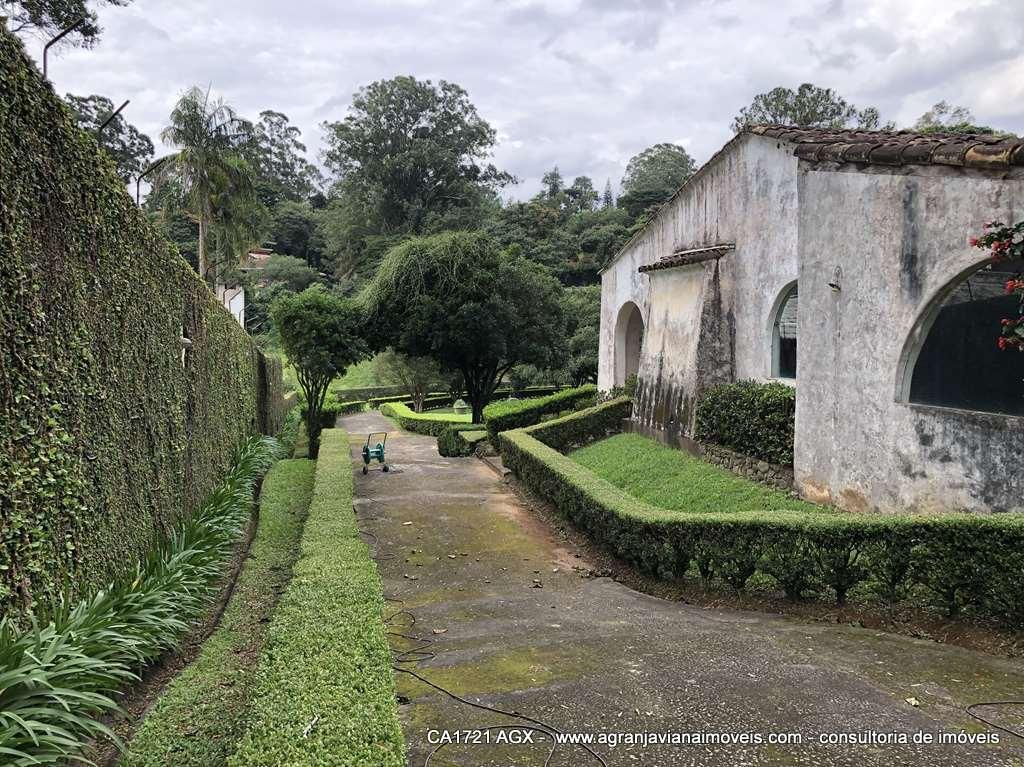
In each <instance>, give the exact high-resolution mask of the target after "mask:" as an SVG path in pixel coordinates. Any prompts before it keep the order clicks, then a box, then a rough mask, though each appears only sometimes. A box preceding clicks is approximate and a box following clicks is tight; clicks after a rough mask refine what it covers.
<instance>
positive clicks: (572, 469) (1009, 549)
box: [498, 400, 1024, 629]
mask: <svg viewBox="0 0 1024 767" xmlns="http://www.w3.org/2000/svg"><path fill="white" fill-rule="evenodd" d="M624 405H628V401H623V400H618V401H613V402H610V403H607V404H604V405H599V406H597V407H595V408H592V409H590V410H584V411H581V412H579V413H574V414H571V415H568V416H565V417H564V418H561V419H557V420H555V421H549V422H546V423H541V424H538V425H536V426H532V427H529V428H526V429H518V430H513V431H507V432H502V433H501V434H500V436H499V438H498V442H499V446H500V450H501V455H502V460H503V462H504V464H505V465H506V466H507V467H508V468H510V469H511V470H512V471H514V472H515V473H516V474H517V475H518V476H519V478H520V479H521V480H522V481H523V482H524V483H525V484H526V485H527V486H528V487H530V489H531V490H532V491H533V492H535V493H537V494H538V495H540V496H541V497H543V498H546V499H548V500H549V501H551V502H552V503H553V504H554V505H555V506H556V507H557V508H558V509H559V510H560V511H561V513H562V514H564V515H565V516H566V517H567V518H568V519H570V520H571V521H572V522H573V523H574V524H576V525H577V526H578V527H580V528H581V529H583V530H586V531H587V532H588V533H590V534H591V535H592V536H593V537H594V538H595V539H596V540H597V541H599V542H600V543H602V544H603V545H605V546H607V547H608V548H609V549H610V550H611V551H612V552H614V553H615V554H617V555H618V556H620V557H622V558H623V559H625V560H627V561H629V562H632V563H633V564H635V565H636V566H637V567H639V568H641V569H642V570H645V571H647V572H650V573H653V574H656V575H659V576H661V577H677V576H682V575H683V574H684V573H686V572H687V570H688V569H689V568H690V566H691V564H693V565H696V566H697V569H698V571H699V572H700V573H701V575H702V577H703V578H704V579H705V580H710V579H711V578H712V577H716V576H717V577H719V578H721V579H722V580H724V581H725V582H726V583H728V584H729V585H730V586H732V587H733V588H737V589H740V588H743V587H744V585H745V584H746V583H747V582H748V580H749V579H750V577H751V576H752V575H754V574H755V573H761V574H763V575H765V576H768V577H771V578H774V579H775V580H776V581H777V582H778V583H779V585H780V586H781V587H782V588H783V589H784V590H785V591H786V592H787V593H789V594H790V595H792V596H794V597H796V596H800V595H802V594H803V593H804V592H805V590H807V589H808V588H812V587H820V588H825V587H828V588H830V589H831V590H832V592H833V593H834V594H835V597H836V601H837V602H839V603H842V602H843V601H845V599H846V595H847V593H848V592H849V591H850V589H851V588H853V587H854V586H857V585H859V584H863V585H865V586H867V587H868V588H870V589H871V590H872V591H873V592H875V593H876V594H878V595H879V596H880V597H881V598H883V599H891V600H896V599H899V598H901V597H902V595H904V594H906V593H907V592H908V591H910V590H911V589H924V590H926V591H927V593H929V594H931V595H932V597H933V598H934V600H935V602H936V603H937V604H938V605H940V606H941V607H943V608H944V609H945V610H946V611H947V613H948V614H950V615H955V614H957V613H959V612H963V611H969V612H971V613H972V614H975V615H978V616H984V617H987V618H992V619H995V620H999V621H1001V622H1003V623H1004V624H1005V625H1007V626H1009V627H1012V628H1018V629H1019V628H1022V627H1024V516H1021V515H1013V514H995V515H986V516H982V515H965V514H952V515H945V516H910V515H907V516H896V515H887V514H849V513H842V512H836V513H820V514H811V513H806V512H794V511H788V510H779V511H733V512H722V513H703V514H694V513H690V512H688V511H674V510H667V509H662V508H658V507H656V506H653V505H651V504H649V503H645V502H644V501H641V500H639V499H637V498H635V497H634V496H632V495H630V494H629V493H627V492H626V491H624V490H622V489H620V488H618V487H616V486H615V485H613V484H612V483H610V482H608V481H607V480H604V479H602V478H601V477H598V476H597V475H595V474H594V473H593V472H592V471H590V470H589V469H587V468H586V467H584V466H582V465H581V464H579V463H577V462H576V461H574V460H572V458H570V457H568V456H566V455H562V454H561V453H560V452H558V449H563V450H564V449H566V448H568V447H571V446H575V445H579V444H583V443H585V442H587V441H588V440H591V439H593V438H595V437H601V436H604V435H605V434H607V433H608V431H609V430H610V429H611V428H612V426H613V424H614V423H616V422H617V420H619V419H621V414H622V412H624ZM625 412H628V410H627V411H625ZM545 443H547V444H545Z"/></svg>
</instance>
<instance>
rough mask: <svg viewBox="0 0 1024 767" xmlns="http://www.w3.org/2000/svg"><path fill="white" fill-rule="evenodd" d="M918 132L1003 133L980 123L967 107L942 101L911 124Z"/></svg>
mask: <svg viewBox="0 0 1024 767" xmlns="http://www.w3.org/2000/svg"><path fill="white" fill-rule="evenodd" d="M911 128H912V130H915V131H917V132H918V133H982V134H995V133H1001V131H996V130H995V129H994V128H990V127H989V126H988V125H978V124H977V123H975V122H974V115H973V114H971V110H970V109H968V108H967V107H958V106H953V105H952V104H949V103H948V102H946V101H940V102H938V103H937V104H935V105H934V106H932V108H931V109H929V110H928V111H927V112H925V113H924V114H923V115H921V116H920V117H918V118H917V121H916V122H915V123H914V124H913V126H911Z"/></svg>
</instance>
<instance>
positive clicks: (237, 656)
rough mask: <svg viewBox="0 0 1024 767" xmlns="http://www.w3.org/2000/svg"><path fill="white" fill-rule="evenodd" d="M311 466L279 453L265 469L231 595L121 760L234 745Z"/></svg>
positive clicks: (195, 760)
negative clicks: (254, 523)
mask: <svg viewBox="0 0 1024 767" xmlns="http://www.w3.org/2000/svg"><path fill="white" fill-rule="evenodd" d="M315 467H316V464H314V463H313V462H312V461H304V460H286V461H280V462H278V463H277V464H276V465H275V466H274V467H273V468H272V469H271V470H270V472H269V473H268V474H267V476H266V479H264V481H263V485H262V487H261V489H260V501H259V508H260V513H259V527H258V529H257V531H256V537H255V539H254V540H253V543H252V548H251V553H250V556H249V557H248V558H247V559H246V561H245V566H244V568H243V569H242V572H241V573H240V575H239V577H238V580H237V581H236V583H235V586H234V590H233V591H232V594H231V601H230V602H229V603H228V605H227V608H226V609H225V610H224V615H223V616H222V617H221V620H220V623H219V624H218V626H217V629H216V631H214V632H213V634H211V635H210V637H209V638H208V639H206V641H204V642H203V645H202V649H201V650H200V653H199V656H198V657H197V658H196V659H195V660H194V661H193V662H192V663H190V664H189V665H188V666H186V667H185V668H184V669H182V671H181V673H180V674H178V675H177V676H176V677H174V679H172V680H171V683H170V684H169V685H168V686H167V688H166V689H165V690H164V691H163V692H162V693H161V694H160V698H159V699H158V700H157V703H156V706H155V707H154V708H153V709H152V710H151V711H150V712H149V713H148V714H146V717H145V719H143V721H142V725H141V726H140V727H139V729H138V730H137V731H136V732H135V734H134V735H133V736H132V739H131V743H130V744H129V747H128V751H127V753H126V754H125V756H124V758H123V759H122V760H121V762H120V764H121V765H122V767H165V765H169V764H173V765H175V767H212V765H217V764H224V762H225V760H226V759H227V758H228V757H229V756H231V754H232V753H234V751H235V748H236V746H237V744H238V741H239V740H241V737H242V734H243V733H244V731H245V730H244V723H245V718H246V714H247V712H248V707H249V702H250V700H251V699H252V687H253V683H254V681H255V672H256V662H257V660H258V657H259V655H258V653H259V649H260V647H261V646H262V644H263V641H264V639H265V638H266V633H267V622H268V621H269V619H270V617H271V616H272V614H273V611H274V607H275V605H276V604H277V597H278V595H279V594H280V593H281V592H282V591H284V589H285V587H286V586H287V585H288V580H289V578H290V576H291V568H292V563H293V561H294V560H295V555H296V552H297V551H298V544H299V538H300V537H301V535H302V524H303V522H304V520H305V518H306V513H307V511H308V510H309V502H310V498H311V496H312V492H313V472H314V469H315ZM182 733H188V737H182Z"/></svg>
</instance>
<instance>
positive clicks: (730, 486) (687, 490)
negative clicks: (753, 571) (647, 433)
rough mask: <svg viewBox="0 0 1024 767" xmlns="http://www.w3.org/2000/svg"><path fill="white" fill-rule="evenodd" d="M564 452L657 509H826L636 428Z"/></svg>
mask: <svg viewBox="0 0 1024 767" xmlns="http://www.w3.org/2000/svg"><path fill="white" fill-rule="evenodd" d="M570 457H571V458H572V459H573V460H574V461H576V462H577V463H579V464H582V465H583V466H586V467H587V468H588V469H590V470H591V471H592V472H594V473H595V474H597V475H598V476H599V477H602V478H603V479H606V480H607V481H609V482H611V483H612V484H613V485H615V486H617V487H619V488H621V489H623V490H625V491H626V492H627V493H629V494H630V495H633V496H634V497H636V498H639V499H640V500H642V501H645V502H647V503H649V504H651V505H653V506H658V507H660V508H663V509H670V510H674V511H687V512H692V513H697V514H700V513H711V512H729V511H738V512H742V511H770V510H773V509H788V510H792V511H808V512H815V513H821V512H828V511H831V509H830V508H829V507H826V506H819V505H817V504H813V503H807V502H806V501H801V500H798V499H795V498H791V497H790V496H789V494H788V493H784V492H782V491H779V490H773V489H772V488H770V487H766V486H764V485H761V484H758V483H757V482H752V481H751V480H749V479H745V478H744V477H740V476H738V475H736V474H733V473H732V472H731V471H728V470H727V469H722V468H719V467H718V466H715V465H713V464H710V463H707V462H706V461H702V460H700V459H699V458H695V457H694V456H692V455H689V454H688V453H685V452H683V451H682V450H675V449H673V448H670V447H666V446H665V445H662V444H660V443H659V442H656V441H654V440H652V439H648V438H647V437H642V436H640V435H639V434H616V435H615V436H613V437H609V438H608V439H604V440H601V441H599V442H595V443H594V444H592V445H588V446H587V447H584V448H581V449H580V450H576V451H574V452H573V453H572V454H571V455H570Z"/></svg>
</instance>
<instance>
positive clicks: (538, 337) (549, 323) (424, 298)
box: [361, 232, 565, 423]
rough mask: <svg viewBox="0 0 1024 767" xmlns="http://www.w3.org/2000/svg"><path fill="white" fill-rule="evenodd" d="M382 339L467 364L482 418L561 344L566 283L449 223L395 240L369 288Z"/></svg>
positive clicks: (476, 412)
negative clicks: (513, 381)
mask: <svg viewBox="0 0 1024 767" xmlns="http://www.w3.org/2000/svg"><path fill="white" fill-rule="evenodd" d="M361 297H362V301H363V303H364V305H365V307H366V311H367V318H368V322H369V323H370V324H371V325H372V326H373V327H376V328H387V329H389V331H390V332H386V333H382V334H381V339H380V343H382V344H387V345H390V346H392V347H393V348H394V349H395V350H396V351H399V352H402V353H405V354H410V355H414V356H417V355H418V356H423V355H426V356H430V357H433V358H434V359H435V360H436V361H437V362H438V364H439V365H441V366H442V367H443V368H446V369H449V370H455V371H459V372H460V373H461V374H462V376H463V380H464V382H465V386H466V394H467V398H468V399H469V400H470V403H471V404H472V406H473V419H474V421H475V422H477V423H479V422H480V421H479V419H480V418H482V413H483V408H484V406H485V405H487V403H488V402H490V400H491V397H492V396H493V394H494V390H495V388H496V387H497V385H498V382H499V381H501V379H502V377H503V376H504V375H505V374H506V373H507V372H508V371H509V370H511V369H512V368H513V367H514V366H515V365H518V364H521V363H528V364H533V365H536V366H537V367H547V366H549V365H551V364H552V363H554V362H557V360H558V357H559V355H560V354H561V352H562V347H563V342H564V334H565V323H564V318H563V310H562V302H561V287H560V286H559V284H558V281H557V280H556V279H555V278H554V277H552V276H551V275H550V274H549V273H548V272H547V270H545V269H544V268H543V267H541V266H539V265H537V264H535V263H532V262H530V261H527V260H526V259H523V258H520V257H515V256H513V255H510V254H507V253H502V252H501V250H500V249H499V247H498V246H497V244H496V243H495V241H494V240H493V239H492V238H491V237H489V236H487V235H485V234H482V233H479V232H447V233H444V234H438V235H433V236H429V237H417V238H413V239H410V240H408V241H406V242H404V243H402V244H401V245H398V246H397V247H395V248H393V249H392V250H391V251H390V252H389V253H388V254H387V256H386V257H385V258H384V261H383V262H382V263H381V265H380V269H379V270H378V271H377V275H376V277H375V278H374V280H373V281H372V282H371V283H370V284H369V285H368V286H367V288H366V289H365V290H364V291H363V293H362V296H361Z"/></svg>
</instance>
